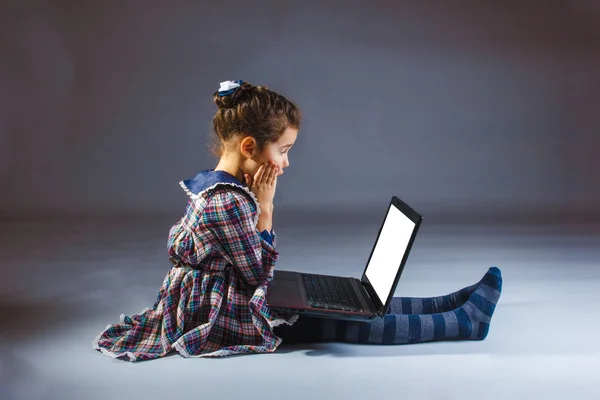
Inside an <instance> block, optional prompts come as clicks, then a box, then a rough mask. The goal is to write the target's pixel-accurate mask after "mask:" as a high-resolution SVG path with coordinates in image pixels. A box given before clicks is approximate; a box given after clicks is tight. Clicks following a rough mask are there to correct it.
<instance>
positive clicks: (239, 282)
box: [94, 81, 502, 361]
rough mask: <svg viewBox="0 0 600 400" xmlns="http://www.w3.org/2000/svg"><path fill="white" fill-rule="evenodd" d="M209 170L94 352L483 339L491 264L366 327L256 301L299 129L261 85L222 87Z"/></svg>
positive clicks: (492, 290)
mask: <svg viewBox="0 0 600 400" xmlns="http://www.w3.org/2000/svg"><path fill="white" fill-rule="evenodd" d="M213 99H214V102H215V103H216V105H217V107H218V111H217V113H216V115H215V116H214V118H213V128H214V131H215V133H216V135H217V137H218V149H217V151H216V154H218V156H220V161H219V163H218V165H217V166H216V167H215V168H214V169H209V170H204V171H201V172H200V173H199V174H198V175H196V176H195V177H194V178H193V179H188V180H184V181H182V182H180V185H181V187H182V188H183V190H184V191H185V192H186V193H187V194H188V196H189V200H188V203H187V207H186V209H185V213H184V215H183V217H182V218H181V220H180V221H178V222H177V223H176V224H175V225H174V226H173V227H172V228H171V229H170V232H169V238H168V253H169V256H170V258H169V259H170V261H171V263H172V267H171V268H170V270H169V272H168V274H167V276H166V277H165V279H164V281H163V284H162V287H161V288H160V290H159V293H158V297H157V299H156V302H155V303H154V306H153V307H152V308H149V309H146V310H144V311H142V313H141V314H139V315H133V316H125V315H122V316H121V323H119V324H113V325H109V326H107V327H106V329H105V330H104V331H103V332H102V333H100V335H99V336H98V337H97V338H96V340H95V341H94V348H95V349H97V350H100V351H101V352H102V353H104V354H106V355H108V356H110V357H123V358H125V359H128V360H130V361H136V360H149V359H154V358H159V357H162V356H164V355H166V354H167V353H169V352H171V351H173V350H175V351H177V352H179V354H181V355H183V356H185V357H202V356H225V355H230V354H237V353H266V352H274V351H275V350H276V349H277V347H278V346H279V345H280V344H281V343H282V341H283V342H286V343H294V342H296V343H297V342H319V341H321V342H324V341H341V342H349V343H372V344H405V343H418V342H429V341H439V340H482V339H484V338H485V337H486V336H487V334H488V330H489V326H490V321H491V318H492V315H493V313H494V310H495V307H496V304H497V302H498V299H499V297H500V292H501V290H502V277H501V273H500V270H499V269H498V268H495V267H493V268H490V269H489V270H488V272H487V273H486V274H485V275H484V276H483V278H482V279H481V280H480V281H479V282H478V283H476V284H474V285H472V286H469V287H466V288H464V289H462V290H460V291H457V292H455V293H452V294H449V295H446V296H440V297H433V298H400V297H398V298H394V299H393V302H392V305H391V307H390V309H389V310H388V314H387V315H385V316H384V317H383V318H380V319H377V320H375V321H372V322H356V321H340V320H330V319H323V318H311V317H305V316H301V317H298V316H287V315H277V314H276V313H275V312H273V311H271V310H270V309H269V307H268V305H267V303H266V288H267V282H269V281H270V280H271V279H272V278H273V271H274V268H275V265H276V264H277V261H278V259H279V253H278V252H277V250H276V242H277V240H276V234H275V232H274V230H273V228H272V216H273V197H274V195H275V190H276V186H277V179H278V177H279V176H281V175H282V174H283V170H284V169H285V168H287V167H288V166H289V160H288V153H289V151H290V148H291V147H292V146H293V145H294V142H295V141H296V138H297V135H298V130H299V128H300V120H301V116H300V111H299V110H298V108H297V107H296V106H295V105H294V104H293V103H292V102H290V101H289V100H287V99H286V98H285V97H283V96H281V95H280V94H278V93H275V92H273V91H271V90H269V89H267V88H265V87H261V86H253V85H251V84H249V83H247V82H242V81H235V82H234V81H226V82H222V83H221V87H220V89H219V90H218V91H217V92H215V94H214V95H213Z"/></svg>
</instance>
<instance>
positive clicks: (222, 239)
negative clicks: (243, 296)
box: [203, 190, 279, 286]
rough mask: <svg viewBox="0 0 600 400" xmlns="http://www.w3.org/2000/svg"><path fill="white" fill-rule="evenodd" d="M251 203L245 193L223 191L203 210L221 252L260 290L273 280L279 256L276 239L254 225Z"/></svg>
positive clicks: (206, 224) (207, 225) (215, 195)
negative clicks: (267, 237)
mask: <svg viewBox="0 0 600 400" xmlns="http://www.w3.org/2000/svg"><path fill="white" fill-rule="evenodd" d="M253 214H254V210H253V208H252V204H251V200H250V199H248V198H247V197H246V196H245V195H243V194H242V193H237V192H234V191H232V190H224V191H222V192H219V193H215V194H214V196H213V198H212V199H211V200H210V202H209V204H207V206H206V208H205V209H204V213H203V218H204V224H203V225H204V226H206V227H207V228H208V229H209V230H210V231H212V232H213V234H214V235H215V237H216V240H217V241H218V242H219V244H220V245H219V246H217V248H220V252H221V253H222V255H223V257H225V259H227V261H229V262H230V263H231V264H232V265H233V266H234V268H236V270H237V271H238V272H239V273H240V274H241V275H242V277H243V278H244V279H245V280H246V281H247V282H248V284H250V285H253V286H257V285H260V284H264V283H266V282H268V281H270V280H272V279H273V271H274V269H275V264H276V263H277V260H278V258H279V253H278V252H277V250H276V249H275V235H274V232H273V231H271V234H272V237H271V241H269V240H266V239H265V238H264V237H263V235H264V234H265V233H266V232H264V233H259V232H258V229H257V227H256V224H255V223H254V215H253Z"/></svg>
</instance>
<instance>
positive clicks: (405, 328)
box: [275, 267, 502, 344]
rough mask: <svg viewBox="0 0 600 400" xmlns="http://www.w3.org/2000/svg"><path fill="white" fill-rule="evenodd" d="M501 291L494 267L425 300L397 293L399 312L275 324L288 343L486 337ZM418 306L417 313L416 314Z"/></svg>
mask: <svg viewBox="0 0 600 400" xmlns="http://www.w3.org/2000/svg"><path fill="white" fill-rule="evenodd" d="M501 291H502V275H501V272H500V270H499V269H498V268H496V267H493V268H490V269H489V271H488V272H487V273H486V274H485V276H484V277H483V278H482V279H481V281H479V282H478V283H477V284H475V285H472V286H469V287H467V288H464V289H463V290H460V291H458V292H455V293H453V294H450V295H448V296H441V297H436V298H433V299H427V301H423V302H421V304H419V302H418V301H415V300H414V299H410V300H411V301H410V302H407V301H403V300H402V298H399V299H400V300H397V301H395V310H396V311H400V312H397V313H389V314H387V315H385V316H384V317H383V318H379V319H377V320H374V321H371V322H357V321H344V320H331V319H323V318H312V317H300V318H299V319H298V321H297V322H296V323H295V324H294V325H292V326H286V325H280V326H278V327H276V328H275V334H276V335H277V336H279V337H281V338H282V339H283V341H284V343H306V342H347V343H365V344H367V343H370V344H406V343H420V342H430V341H439V340H482V339H484V338H485V337H486V336H487V334H488V331H489V326H490V321H491V318H492V315H493V313H494V310H495V308H496V304H497V302H498V299H499V298H500V293H501ZM409 303H410V311H409V310H408V304H409ZM400 307H401V308H400ZM452 307H454V308H452ZM417 310H420V311H419V313H413V312H415V311H417ZM424 311H429V312H424ZM406 312H410V313H406Z"/></svg>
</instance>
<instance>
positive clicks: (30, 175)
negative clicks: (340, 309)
mask: <svg viewBox="0 0 600 400" xmlns="http://www.w3.org/2000/svg"><path fill="white" fill-rule="evenodd" d="M226 79H244V80H248V81H250V82H253V83H256V84H264V85H267V86H269V87H271V88H272V89H274V90H277V91H279V92H281V93H283V94H284V95H286V96H288V97H289V98H290V99H292V100H294V101H296V102H297V103H298V105H299V106H300V107H301V108H302V110H303V112H304V115H305V123H304V125H303V127H302V130H301V132H300V135H299V137H298V141H297V143H296V146H294V148H293V149H292V151H291V153H290V161H291V166H290V167H289V168H288V169H287V170H286V173H285V175H283V177H282V179H280V181H279V184H278V191H277V194H276V198H275V204H276V208H275V214H274V223H273V224H274V228H275V230H276V232H277V234H278V236H277V237H278V240H277V249H278V251H279V252H280V255H281V257H280V259H279V261H278V265H277V269H293V270H297V271H301V272H315V273H325V274H333V275H341V276H360V274H361V273H362V271H363V269H364V265H365V263H366V261H367V257H368V255H369V254H370V251H371V250H372V246H373V241H374V238H375V235H376V233H377V230H378V229H379V227H380V224H381V218H382V217H383V211H384V210H385V207H386V205H387V202H388V201H389V199H390V196H391V195H397V196H399V197H401V198H402V199H404V200H406V201H407V202H408V203H410V204H411V205H413V206H414V208H416V209H417V210H418V211H420V212H421V213H422V214H423V215H424V216H425V220H424V223H423V225H422V227H421V230H420V233H419V236H418V238H417V240H416V242H415V245H414V246H413V250H412V251H411V253H410V257H409V260H408V263H407V265H406V268H405V270H404V272H403V274H402V278H401V279H400V281H399V284H398V288H397V290H396V296H417V297H426V296H438V295H443V294H447V293H450V292H453V291H455V290H457V289H460V288H462V287H465V286H467V285H470V284H473V283H475V282H477V281H478V280H479V279H480V278H481V276H483V274H484V273H485V272H486V271H487V269H488V268H489V267H490V266H493V265H496V266H498V267H499V268H501V270H502V274H503V279H504V286H503V290H502V297H501V299H500V302H499V304H498V307H497V309H496V311H495V313H494V318H493V322H492V324H491V329H490V334H489V336H488V337H487V338H486V340H484V341H482V342H473V341H467V342H452V341H446V342H436V343H423V344H416V345H410V346H389V347H388V346H366V345H365V346H362V345H350V344H343V343H338V344H327V343H317V344H314V345H312V344H311V345H310V346H300V347H296V348H293V347H292V348H290V347H286V346H285V345H284V346H282V347H281V348H280V349H278V350H277V352H276V353H275V354H265V355H251V356H241V357H227V358H225V359H219V360H206V359H202V360H198V359H192V360H190V359H184V358H182V357H180V356H178V355H176V354H175V355H174V356H172V357H165V358H164V359H161V360H155V361H151V362H148V363H133V364H132V363H126V362H122V361H118V360H113V359H110V358H108V357H105V356H103V355H102V354H99V353H98V352H96V351H94V350H93V349H92V341H93V339H94V338H95V337H96V336H97V335H98V334H99V333H100V332H101V331H102V330H103V329H104V328H105V327H106V326H107V325H108V324H113V323H118V322H119V315H120V314H121V313H124V314H126V315H129V316H131V315H134V314H136V313H140V311H141V310H143V309H145V308H146V307H149V306H151V305H152V304H153V302H154V301H155V299H156V294H157V292H158V290H159V289H160V284H161V282H162V281H163V279H164V277H165V274H166V273H167V272H168V270H169V267H170V264H169V263H168V261H167V254H166V248H165V247H166V241H167V235H168V230H169V228H170V227H171V225H172V224H173V223H175V222H176V221H177V219H178V218H179V216H180V214H181V213H182V212H183V210H184V206H185V203H186V200H187V199H186V196H185V194H184V192H183V191H182V190H181V189H180V188H179V186H178V181H179V180H181V179H185V178H189V177H191V176H194V175H195V174H196V173H197V172H198V171H200V170H202V169H207V168H213V167H214V166H216V164H217V159H215V158H214V157H212V156H210V155H209V152H208V149H207V142H208V137H209V134H210V123H211V118H212V115H213V113H214V111H215V107H214V105H213V104H212V101H211V95H212V93H213V92H214V91H215V90H217V89H218V85H219V82H221V81H223V80H226ZM599 110H600V3H599V2H598V1H584V0H575V1H502V2H492V1H483V0H479V1H463V0H460V1H454V2H447V1H435V2H434V1H427V2H425V1H418V2H417V1H412V2H409V1H402V2H400V1H362V2H358V1H339V0H336V1H333V0H332V1H327V0H322V1H318V2H317V1H286V2H283V1H274V0H273V1H251V2H250V1H241V0H240V1H227V2H222V1H210V2H209V1H167V0H164V1H154V0H151V1H125V0H123V1H100V0H97V1H92V0H89V1H75V0H73V1H45V2H41V1H35V2H34V1H26V0H21V1H18V0H13V1H11V0H0V191H1V192H0V239H1V240H0V272H1V275H0V399H2V400H5V399H6V400H13V399H14V400H21V399H24V400H38V399H39V400H42V399H43V400H48V399H50V400H53V399H60V400H66V399H77V400H80V399H86V400H87V399H90V400H91V399H114V398H128V399H129V398H130V399H137V398H145V399H159V400H164V399H170V398H173V397H176V398H177V399H197V398H199V397H210V398H217V397H218V398H224V399H240V398H244V399H246V398H259V399H261V400H269V399H278V400H279V399H281V398H290V399H294V398H298V399H306V398H310V399H315V400H316V399H322V398H326V399H337V398H344V399H360V400H364V399H371V398H372V399H387V398H391V397H394V394H397V396H395V397H401V398H403V399H407V400H412V399H417V400H424V399H435V400H439V399H465V398H470V397H473V396H474V395H476V396H479V397H483V398H485V399H490V400H492V399H493V400H495V399H502V400H504V399H528V400H529V399H544V400H550V399H556V400H563V399H565V398H573V399H575V398H576V399H590V400H597V399H598V398H600V389H599V388H598V384H597V382H598V371H600V342H599V341H598V340H597V337H598V332H599V331H600V318H599V317H598V310H599V309H600V298H599V297H598V287H600V268H598V265H600V223H599V222H600V212H599V211H600V209H599V208H598V204H600V185H599V182H598V178H597V176H598V172H600V158H599V157H598V149H599V148H600V129H599V128H600V112H599ZM390 394H392V395H391V396H390Z"/></svg>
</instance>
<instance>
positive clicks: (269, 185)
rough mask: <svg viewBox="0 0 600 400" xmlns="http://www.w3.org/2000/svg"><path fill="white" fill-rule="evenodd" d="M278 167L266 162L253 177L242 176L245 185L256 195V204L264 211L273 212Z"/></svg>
mask: <svg viewBox="0 0 600 400" xmlns="http://www.w3.org/2000/svg"><path fill="white" fill-rule="evenodd" d="M278 173H279V167H277V165H276V164H275V163H274V162H271V161H268V162H266V163H264V164H262V165H261V166H260V167H259V168H258V171H257V172H256V174H255V175H254V177H251V176H250V175H248V174H245V175H244V178H245V179H246V183H247V184H248V187H249V188H250V190H252V192H253V193H254V194H255V195H256V198H257V200H258V203H259V204H260V206H261V208H263V209H264V210H269V211H271V212H272V211H273V198H274V197H275V190H276V188H277V174H278Z"/></svg>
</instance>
